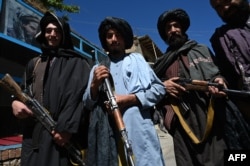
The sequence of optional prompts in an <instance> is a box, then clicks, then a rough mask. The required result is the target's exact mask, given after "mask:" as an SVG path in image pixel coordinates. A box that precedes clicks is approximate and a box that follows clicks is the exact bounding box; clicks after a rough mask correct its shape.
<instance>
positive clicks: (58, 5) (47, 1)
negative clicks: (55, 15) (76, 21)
mask: <svg viewBox="0 0 250 166" xmlns="http://www.w3.org/2000/svg"><path fill="white" fill-rule="evenodd" d="M24 1H26V2H27V3H29V4H31V5H32V6H34V7H35V8H37V9H38V10H40V11H42V12H45V11H47V10H50V11H59V12H64V11H65V12H68V13H78V12H79V11H80V7H79V6H77V5H66V4H64V0H24Z"/></svg>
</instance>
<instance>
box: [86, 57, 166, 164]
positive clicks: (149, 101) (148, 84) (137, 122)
mask: <svg viewBox="0 0 250 166" xmlns="http://www.w3.org/2000/svg"><path fill="white" fill-rule="evenodd" d="M94 68H95V67H93V69H92V71H91V74H90V82H89V84H88V88H87V91H86V93H85V94H84V97H83V100H85V103H87V105H86V107H87V108H88V109H91V107H93V104H94V103H95V101H93V100H92V99H91V97H90V83H91V81H92V78H93V71H94ZM110 72H111V74H112V77H113V80H114V85H115V91H116V93H117V94H122V95H124V94H135V95H136V96H137V98H138V99H139V101H140V103H141V106H140V107H139V106H133V107H130V108H128V109H127V110H125V111H124V114H123V121H124V123H125V127H126V129H127V132H128V138H129V140H130V141H131V144H132V148H133V152H134V155H135V160H136V164H135V165H136V166H164V165H165V164H164V160H163V156H162V151H161V147H160V142H159V139H158V136H157V133H156V130H155V128H154V124H153V122H152V120H151V119H150V118H151V117H150V111H149V108H150V107H152V106H154V105H155V104H156V103H158V102H159V101H160V99H162V98H163V97H164V95H165V93H166V91H165V87H164V85H163V84H162V83H161V81H160V80H159V79H158V78H157V77H156V75H155V74H154V72H153V70H152V69H151V67H150V66H149V64H148V63H147V62H146V61H145V59H144V57H143V56H142V55H141V54H138V53H131V54H129V55H128V56H126V57H125V58H124V59H123V60H120V61H116V62H113V61H112V62H111V63H110Z"/></svg>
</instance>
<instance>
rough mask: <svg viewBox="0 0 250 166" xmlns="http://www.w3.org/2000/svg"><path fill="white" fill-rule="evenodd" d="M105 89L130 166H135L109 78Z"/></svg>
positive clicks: (105, 82) (106, 80) (104, 85)
mask: <svg viewBox="0 0 250 166" xmlns="http://www.w3.org/2000/svg"><path fill="white" fill-rule="evenodd" d="M103 87H104V91H105V92H106V95H107V97H108V104H109V106H110V109H111V111H112V114H113V116H114V119H115V123H116V125H117V128H118V130H119V132H120V134H121V138H122V141H123V143H124V146H125V148H126V152H127V158H128V164H129V166H134V165H135V164H134V155H133V150H132V146H131V144H130V142H129V140H128V135H127V131H126V128H125V125H124V122H123V119H122V115H121V112H120V109H119V107H118V104H117V102H116V99H115V96H114V93H113V90H114V87H112V86H111V84H110V80H109V79H108V78H105V80H104V83H103Z"/></svg>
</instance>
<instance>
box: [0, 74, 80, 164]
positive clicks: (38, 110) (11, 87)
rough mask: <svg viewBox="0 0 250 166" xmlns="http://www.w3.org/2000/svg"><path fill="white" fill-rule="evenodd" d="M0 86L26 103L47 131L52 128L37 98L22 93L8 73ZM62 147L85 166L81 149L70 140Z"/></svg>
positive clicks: (51, 121)
mask: <svg viewBox="0 0 250 166" xmlns="http://www.w3.org/2000/svg"><path fill="white" fill-rule="evenodd" d="M0 86H2V87H3V88H5V89H6V90H7V91H8V92H10V93H11V94H12V95H15V97H16V98H17V99H18V100H19V101H21V102H23V103H24V104H26V105H27V106H28V108H30V109H31V110H32V112H33V114H34V117H35V118H36V119H37V120H38V121H39V122H40V123H41V124H42V125H43V126H44V127H45V128H46V129H47V130H48V132H49V133H51V132H52V130H54V128H55V125H56V122H55V121H54V120H53V119H52V117H51V116H50V114H49V111H48V110H47V109H46V108H44V107H42V106H41V105H40V104H39V102H38V101H37V100H35V99H33V98H31V97H30V96H29V95H27V94H26V93H24V92H23V91H22V90H21V88H20V87H19V85H18V84H17V83H16V82H15V81H14V80H13V79H12V77H11V76H10V75H9V74H6V75H5V76H4V77H3V78H2V79H1V80H0ZM64 147H65V148H66V149H67V150H68V152H69V154H70V156H71V157H72V158H73V159H74V160H75V161H76V162H77V164H76V165H80V166H85V163H84V161H83V160H82V158H81V155H82V154H81V151H80V150H78V149H77V148H76V147H75V146H74V144H73V143H72V142H68V143H66V144H65V146H64ZM74 164H75V163H74Z"/></svg>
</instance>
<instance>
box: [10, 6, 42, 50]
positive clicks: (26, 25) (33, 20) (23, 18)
mask: <svg viewBox="0 0 250 166" xmlns="http://www.w3.org/2000/svg"><path fill="white" fill-rule="evenodd" d="M16 15H17V16H16V19H14V23H13V28H8V29H7V34H8V35H9V36H12V37H15V38H17V39H19V40H22V41H24V42H26V43H28V44H32V45H37V43H36V41H35V40H34V38H35V35H36V34H37V32H38V31H39V19H38V18H37V17H36V16H33V15H28V14H26V15H25V14H23V13H21V12H20V11H19V12H17V14H16Z"/></svg>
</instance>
